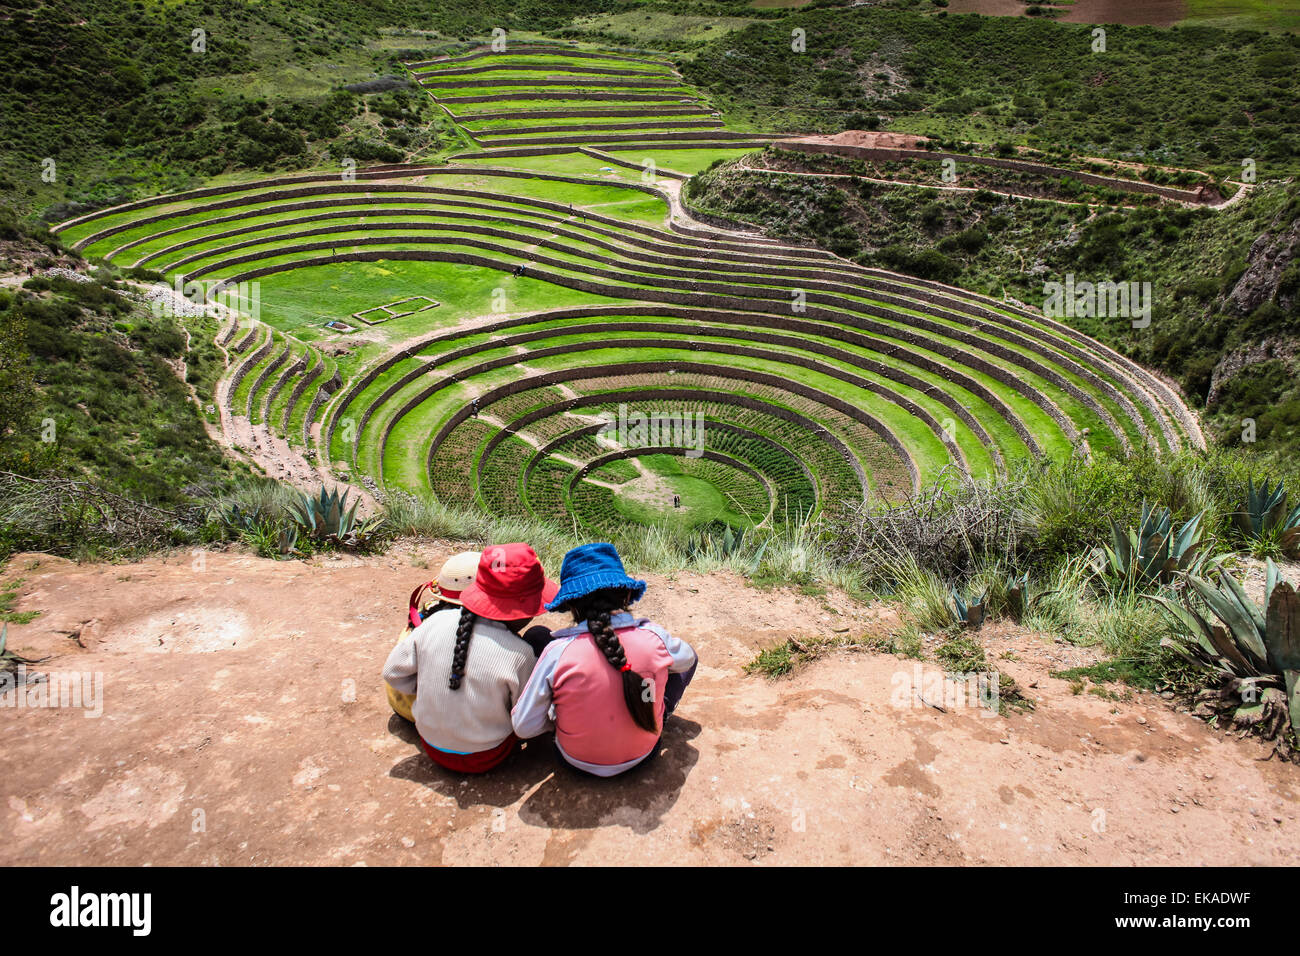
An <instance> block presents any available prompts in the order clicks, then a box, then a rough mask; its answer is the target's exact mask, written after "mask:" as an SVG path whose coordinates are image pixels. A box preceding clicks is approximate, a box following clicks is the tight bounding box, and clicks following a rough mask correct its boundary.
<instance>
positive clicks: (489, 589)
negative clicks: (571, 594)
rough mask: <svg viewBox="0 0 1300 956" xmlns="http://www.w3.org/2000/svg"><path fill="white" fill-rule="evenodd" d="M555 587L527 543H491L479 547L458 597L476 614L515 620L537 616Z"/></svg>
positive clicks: (496, 619) (558, 587)
mask: <svg viewBox="0 0 1300 956" xmlns="http://www.w3.org/2000/svg"><path fill="white" fill-rule="evenodd" d="M559 590H560V586H559V585H558V584H556V583H555V582H554V581H552V580H550V579H549V578H547V577H546V573H545V572H544V571H543V570H542V562H541V561H539V560H538V558H537V553H536V552H535V551H533V549H532V548H531V547H530V546H529V545H526V544H494V545H492V546H491V547H488V548H485V549H484V550H483V555H482V557H480V558H479V562H478V573H477V574H476V575H475V576H474V583H473V584H471V585H469V586H468V587H467V588H465V590H464V591H462V592H461V593H460V601H461V604H462V605H464V606H465V607H466V608H468V609H469V610H470V611H473V612H474V613H475V614H477V615H479V616H480V617H486V618H488V619H490V620H493V621H517V620H519V619H521V618H525V617H537V615H539V614H541V613H542V612H543V611H545V610H546V602H547V601H549V600H551V599H552V598H554V597H555V595H556V593H557V592H558V591H559Z"/></svg>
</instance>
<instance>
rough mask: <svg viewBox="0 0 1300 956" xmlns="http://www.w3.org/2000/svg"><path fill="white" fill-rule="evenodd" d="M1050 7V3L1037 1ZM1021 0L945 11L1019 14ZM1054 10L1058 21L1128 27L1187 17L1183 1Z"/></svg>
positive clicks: (961, 3)
mask: <svg viewBox="0 0 1300 956" xmlns="http://www.w3.org/2000/svg"><path fill="white" fill-rule="evenodd" d="M1040 5H1041V6H1044V7H1046V6H1050V4H1040ZM1026 6H1027V4H1025V3H1023V2H1021V0H951V2H950V3H949V4H948V12H949V13H984V14H988V15H989V16H995V17H1018V16H1023V15H1024V13H1025V7H1026ZM1055 9H1057V10H1059V11H1060V13H1059V14H1058V15H1057V16H1056V18H1055V19H1057V20H1060V21H1061V22H1062V23H1122V24H1126V25H1129V26H1138V25H1143V24H1145V25H1147V26H1153V27H1168V26H1173V25H1174V24H1175V23H1177V22H1178V21H1180V20H1182V19H1184V18H1185V17H1186V16H1187V3H1186V2H1185V0H1143V2H1141V3H1134V2H1133V0H1074V3H1071V4H1063V5H1060V6H1057V7H1056V8H1055Z"/></svg>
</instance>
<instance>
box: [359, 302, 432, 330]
mask: <svg viewBox="0 0 1300 956" xmlns="http://www.w3.org/2000/svg"><path fill="white" fill-rule="evenodd" d="M416 299H422V300H424V301H425V302H427V303H428V305H422V306H420V307H419V308H418V309H409V310H407V311H406V312H395V311H393V307H394V306H398V305H404V304H405V303H407V302H414V301H415V300H416ZM440 305H442V303H441V302H435V301H434V300H433V299H430V298H429V297H428V296H427V295H408V296H407V297H406V298H405V299H397V300H396V301H394V302H389V303H388V304H387V305H377V306H375V307H374V308H373V309H362V310H361V311H360V312H353V313H352V318H354V319H356V320H357V321H358V322H364V323H365V324H366V325H378V324H379V323H380V322H387V321H388V320H389V319H401V318H405V317H406V316H408V315H415V313H417V312H423V311H425V310H426V309H436V308H437V307H438V306H440ZM371 312H384V313H386V314H385V315H384V317H383V318H382V319H367V318H366V316H367V315H369V314H370V313H371Z"/></svg>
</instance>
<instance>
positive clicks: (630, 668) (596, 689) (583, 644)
mask: <svg viewBox="0 0 1300 956" xmlns="http://www.w3.org/2000/svg"><path fill="white" fill-rule="evenodd" d="M644 593H645V582H644V581H637V580H635V579H633V578H630V577H628V576H627V573H626V572H625V571H624V570H623V562H622V561H621V560H620V559H619V556H618V552H617V551H615V550H614V546H613V545H612V544H606V543H603V542H602V543H597V544H584V545H583V546H582V547H580V548H574V549H573V550H572V551H570V552H569V553H568V554H566V555H565V556H564V566H563V567H562V568H561V571H560V591H559V594H557V595H556V596H555V599H554V600H553V601H551V602H550V603H549V604H547V605H546V609H547V610H548V611H555V610H566V611H568V612H569V613H571V614H572V615H573V619H574V621H576V622H577V623H576V624H575V626H573V627H566V628H564V629H563V630H560V631H556V632H554V633H553V634H552V635H551V638H552V640H551V642H550V643H549V644H547V645H546V648H545V650H543V651H542V654H541V656H540V657H539V659H538V661H537V667H536V668H535V669H534V670H533V674H532V677H530V678H529V679H528V685H527V686H526V687H525V688H524V691H523V694H522V695H521V696H520V698H519V702H518V703H517V704H515V708H514V712H513V713H512V715H511V719H512V721H513V723H514V728H515V733H516V734H518V735H519V736H520V737H536V736H538V735H539V734H543V733H545V732H546V731H548V730H551V729H554V730H555V745H556V747H557V748H558V749H559V752H560V756H561V757H563V758H564V759H565V760H566V761H567V762H568V763H569V764H571V765H572V766H574V767H577V768H578V769H579V770H583V771H586V772H587V773H590V774H595V775H596V776H598V777H612V776H614V775H615V774H619V773H622V772H623V771H625V770H630V769H631V768H633V767H635V766H636V765H637V764H639V763H641V762H642V761H643V760H645V759H646V758H647V757H649V756H650V755H651V754H652V753H654V751H655V748H656V747H657V746H658V744H659V737H660V734H661V733H662V731H663V724H664V720H665V719H667V717H668V715H669V714H671V713H672V712H673V709H674V708H675V707H676V706H677V703H678V701H680V700H681V697H682V694H683V693H685V691H686V685H687V684H689V683H690V681H691V678H692V677H693V676H694V675H695V666H696V657H695V651H694V650H693V649H692V648H691V646H690V645H689V644H687V643H686V642H685V641H683V640H680V639H679V638H676V637H673V636H672V635H671V634H669V633H668V632H667V631H665V630H664V629H663V628H662V627H660V626H659V625H658V624H655V623H653V622H651V621H649V620H647V619H645V618H637V617H634V616H633V615H632V614H631V613H629V611H628V608H629V607H631V605H632V604H633V603H634V602H635V601H638V600H640V598H641V595H642V594H644Z"/></svg>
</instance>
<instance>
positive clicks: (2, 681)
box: [0, 624, 49, 690]
mask: <svg viewBox="0 0 1300 956" xmlns="http://www.w3.org/2000/svg"><path fill="white" fill-rule="evenodd" d="M8 643H9V625H8V624H6V625H5V626H4V627H3V628H2V629H0V689H5V690H8V689H11V688H10V681H9V679H8V675H10V674H12V675H13V681H14V686H17V682H18V680H19V678H20V676H21V677H25V678H26V680H27V681H29V682H32V683H35V682H37V681H41V680H44V675H41V674H32V673H29V672H27V671H25V670H23V671H20V670H19V669H18V666H19V665H20V664H39V663H41V662H42V661H47V660H49V658H48V657H41V658H36V659H33V658H30V657H23V656H21V655H19V654H15V653H14V652H13V651H11V650H8V649H7V648H6V647H5V645H6V644H8Z"/></svg>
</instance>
